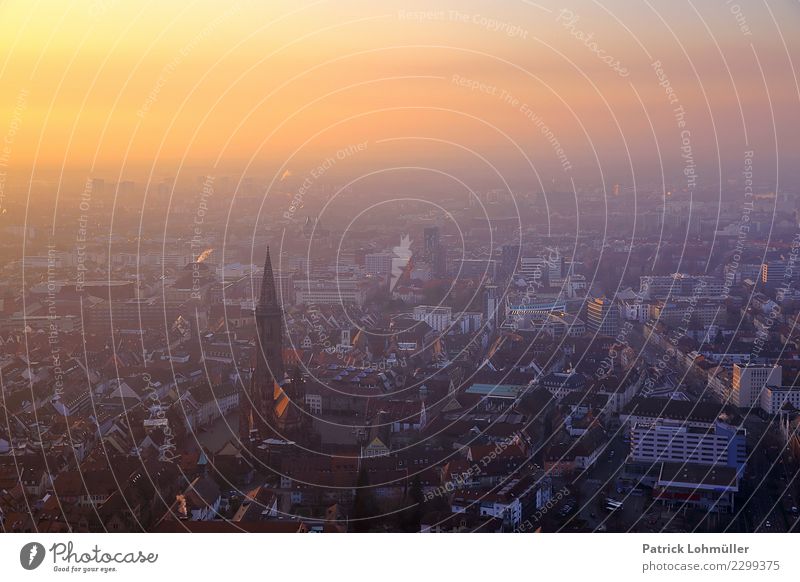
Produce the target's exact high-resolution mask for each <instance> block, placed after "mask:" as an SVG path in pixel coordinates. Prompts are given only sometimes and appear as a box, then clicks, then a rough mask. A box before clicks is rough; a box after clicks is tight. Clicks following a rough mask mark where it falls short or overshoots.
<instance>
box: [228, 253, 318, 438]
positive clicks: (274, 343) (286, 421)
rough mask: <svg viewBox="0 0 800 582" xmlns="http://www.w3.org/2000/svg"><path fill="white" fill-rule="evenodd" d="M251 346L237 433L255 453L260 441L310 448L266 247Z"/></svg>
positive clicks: (300, 386)
mask: <svg viewBox="0 0 800 582" xmlns="http://www.w3.org/2000/svg"><path fill="white" fill-rule="evenodd" d="M255 319H256V328H257V336H256V345H255V354H254V359H255V362H254V364H253V367H252V375H251V378H250V386H249V388H245V389H244V390H243V392H242V394H241V395H240V398H239V408H240V413H239V436H240V439H241V441H242V444H243V445H244V446H245V447H247V448H248V449H250V450H251V452H255V450H256V449H257V448H259V447H260V446H261V445H262V444H263V443H264V441H265V440H270V441H271V442H279V441H280V442H282V443H283V444H288V443H294V444H296V445H297V446H300V447H309V446H310V445H311V443H312V442H313V441H314V429H313V417H312V415H311V414H310V413H309V412H308V410H307V407H306V402H305V400H306V398H305V388H304V386H305V380H304V378H303V374H302V372H301V371H300V370H299V369H296V370H294V372H293V373H292V374H291V377H287V374H286V371H285V369H284V363H283V309H282V307H281V303H280V299H279V297H278V293H277V291H276V288H275V276H274V274H273V271H272V260H271V259H270V254H269V247H267V257H266V260H265V262H264V274H263V278H262V281H261V292H260V296H259V300H258V304H257V306H256V309H255Z"/></svg>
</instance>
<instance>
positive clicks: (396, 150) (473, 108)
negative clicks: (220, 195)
mask: <svg viewBox="0 0 800 582" xmlns="http://www.w3.org/2000/svg"><path fill="white" fill-rule="evenodd" d="M418 11H419V12H418ZM798 25H800V5H799V4H798V3H797V2H796V1H788V0H785V1H784V0H770V1H768V2H756V1H753V2H744V1H742V2H740V3H739V4H737V3H735V2H726V1H725V0H702V1H701V0H695V1H694V2H683V1H681V0H675V1H673V0H669V1H659V2H656V1H654V0H645V1H642V2H638V1H636V2H634V1H630V0H614V1H603V2H588V1H587V2H569V1H565V2H563V3H553V2H549V1H542V2H538V3H537V2H528V1H521V0H505V1H498V0H493V1H488V0H487V1H474V0H459V1H456V0H451V1H439V2H423V1H420V2H411V1H408V0H403V1H396V2H395V1H383V0H375V1H371V2H366V1H359V2H353V1H347V0H337V1H335V2H334V1H321V2H308V1H298V0H293V1H291V2H288V1H282V0H280V1H279V0H268V1H267V0H263V1H258V2H256V1H252V2H248V1H245V0H240V1H236V0H232V1H227V2H208V1H197V2H192V1H187V2H171V1H167V2H164V1H153V2H147V1H137V2H129V1H120V0H92V1H85V2H65V1H63V0H58V1H56V0H49V1H42V2H37V1H35V0H20V1H16V0H12V1H6V2H2V3H0V86H2V88H3V91H2V92H1V93H0V136H3V135H5V142H4V143H5V150H4V152H5V153H4V156H3V157H2V158H0V162H3V165H4V166H5V167H7V172H8V175H9V180H10V181H13V180H20V179H23V180H30V179H36V178H37V176H40V175H43V174H44V173H46V172H52V171H53V170H56V171H58V170H59V169H61V168H64V169H66V170H67V171H69V172H78V173H86V174H87V175H98V174H103V173H106V174H108V175H109V177H111V178H113V177H114V176H115V175H116V174H118V173H120V175H128V174H131V175H139V176H141V175H146V173H147V172H150V171H151V170H152V171H153V172H154V174H156V175H176V174H180V173H181V172H182V171H185V168H186V167H193V168H196V167H206V166H208V167H211V166H213V165H215V164H216V165H217V166H218V167H219V168H220V169H221V170H224V171H235V172H240V171H243V170H245V168H247V171H249V172H253V171H255V169H256V168H270V169H273V168H283V169H286V168H288V169H290V171H292V172H301V173H302V172H305V171H306V170H308V168H311V167H313V166H314V165H315V164H318V163H320V161H321V160H324V159H325V158H326V157H329V156H331V155H333V154H335V152H336V151H337V150H339V149H341V148H344V147H347V146H349V145H353V144H358V143H366V144H367V145H366V147H365V148H363V149H362V151H359V152H358V153H357V154H354V155H352V156H348V159H347V160H343V163H342V164H341V167H340V169H342V168H344V167H345V166H346V165H347V164H351V165H352V167H353V168H356V167H358V168H361V169H362V170H363V169H365V168H366V169H377V168H381V167H385V166H387V165H394V164H397V165H426V166H431V167H439V166H441V167H450V166H451V165H454V166H453V167H455V166H459V165H460V166H462V167H464V166H465V167H475V166H476V165H477V166H481V165H482V164H484V163H485V162H483V161H480V162H478V161H477V160H480V159H481V157H482V158H485V159H486V160H487V162H490V163H491V164H493V165H496V166H497V167H498V168H499V170H500V171H503V172H516V173H519V172H523V173H524V172H525V171H526V168H527V167H528V164H532V165H534V166H535V167H536V168H537V169H538V170H540V171H542V172H543V173H544V174H546V175H547V176H551V175H555V176H562V177H563V176H566V175H569V174H570V173H573V174H585V173H588V174H589V175H591V176H595V175H597V176H599V175H600V174H599V169H601V168H602V169H603V170H604V174H606V173H609V174H611V173H616V174H617V175H620V174H621V175H623V176H624V175H626V174H629V173H630V171H629V170H628V167H629V165H630V164H631V163H632V164H633V166H634V170H635V171H641V172H642V175H645V174H647V173H652V172H656V174H657V170H658V168H659V166H660V165H661V162H660V160H661V161H663V163H664V164H665V165H666V166H667V167H668V168H669V170H670V171H671V172H673V173H674V172H680V170H681V169H682V168H684V167H685V164H686V157H683V158H682V157H681V156H682V154H686V153H687V150H686V149H684V150H681V148H682V147H684V148H685V146H686V145H687V143H686V142H687V140H688V145H689V147H690V150H689V151H690V154H691V156H693V158H694V162H695V163H696V164H697V165H698V168H699V169H700V172H699V173H700V174H701V178H704V179H709V174H711V175H712V177H713V175H714V174H715V173H717V172H719V168H718V167H717V159H718V157H721V158H722V159H723V172H724V173H725V174H729V173H731V172H734V173H735V172H736V171H737V170H738V168H739V167H740V166H741V159H742V157H743V152H744V151H745V150H746V149H748V148H752V149H754V150H755V151H756V157H755V159H756V163H755V164H754V166H755V168H756V169H757V170H759V171H760V172H761V174H760V175H761V176H762V177H763V178H765V179H767V178H769V177H770V176H771V175H774V173H775V169H776V168H775V162H776V160H777V159H780V160H781V161H782V163H788V164H789V165H796V162H797V161H798V156H797V151H798V145H799V144H798V135H800V115H798V110H800V100H798V87H797V78H796V76H795V71H794V68H793V66H792V61H793V62H794V65H795V66H796V65H798V63H800V49H799V47H800V34H798V32H799V31H798V28H800V27H799V26H798ZM656 61H660V62H661V67H660V68H659V71H657V70H656V69H657V67H654V66H653V63H654V62H656ZM659 83H661V85H659ZM667 88H671V89H672V90H673V91H674V93H673V94H671V95H669V94H668V93H667V90H666V89H667ZM670 100H671V101H670ZM680 107H682V108H683V110H684V111H685V117H681V118H679V116H677V115H676V108H680ZM681 121H683V122H684V124H685V125H680V122H681ZM776 128H777V129H776ZM686 131H688V134H687V133H686ZM0 139H2V137H0ZM776 143H777V146H776ZM776 151H777V157H776ZM179 164H184V166H183V167H182V166H180V165H179ZM248 164H249V166H248ZM759 164H760V165H759ZM34 168H35V170H34ZM143 173H144V174H143Z"/></svg>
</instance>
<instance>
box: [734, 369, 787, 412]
mask: <svg viewBox="0 0 800 582" xmlns="http://www.w3.org/2000/svg"><path fill="white" fill-rule="evenodd" d="M782 383H783V368H782V367H781V366H750V365H740V364H734V365H733V385H732V389H731V404H733V405H734V406H738V407H739V408H754V407H758V406H760V405H761V391H762V390H763V389H764V388H765V387H766V386H780V385H781V384H782Z"/></svg>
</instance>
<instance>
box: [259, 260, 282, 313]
mask: <svg viewBox="0 0 800 582" xmlns="http://www.w3.org/2000/svg"><path fill="white" fill-rule="evenodd" d="M258 306H259V307H278V294H277V293H276V292H275V275H274V274H273V272H272V259H271V258H270V256H269V247H267V258H266V259H265V260H264V275H263V278H262V279H261V298H260V299H259V301H258Z"/></svg>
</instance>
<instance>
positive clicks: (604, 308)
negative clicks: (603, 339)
mask: <svg viewBox="0 0 800 582" xmlns="http://www.w3.org/2000/svg"><path fill="white" fill-rule="evenodd" d="M619 319H620V317H619V308H618V306H617V305H616V304H615V303H614V301H613V299H608V298H606V297H596V298H594V299H592V300H591V301H589V302H588V303H587V305H586V327H587V328H588V329H589V331H591V332H593V333H599V334H600V335H607V336H611V337H613V336H616V335H617V334H618V333H619Z"/></svg>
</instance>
